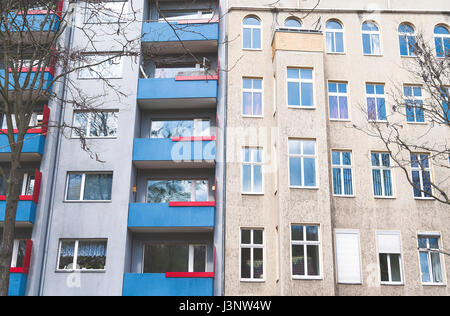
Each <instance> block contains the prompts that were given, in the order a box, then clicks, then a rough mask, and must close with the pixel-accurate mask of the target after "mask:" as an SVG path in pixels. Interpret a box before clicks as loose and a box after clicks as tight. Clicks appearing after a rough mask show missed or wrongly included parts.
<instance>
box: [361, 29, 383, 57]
mask: <svg viewBox="0 0 450 316" xmlns="http://www.w3.org/2000/svg"><path fill="white" fill-rule="evenodd" d="M366 23H371V24H373V25H375V26H376V27H377V29H378V31H366V30H363V27H364V24H366ZM364 35H369V39H370V54H368V53H366V52H364ZM373 36H378V41H379V42H380V52H379V54H375V53H374V46H373ZM361 40H362V47H363V55H364V56H375V57H380V56H383V47H382V39H381V31H380V26H379V24H378V23H377V22H375V21H373V20H367V21H364V22H363V23H362V24H361Z"/></svg>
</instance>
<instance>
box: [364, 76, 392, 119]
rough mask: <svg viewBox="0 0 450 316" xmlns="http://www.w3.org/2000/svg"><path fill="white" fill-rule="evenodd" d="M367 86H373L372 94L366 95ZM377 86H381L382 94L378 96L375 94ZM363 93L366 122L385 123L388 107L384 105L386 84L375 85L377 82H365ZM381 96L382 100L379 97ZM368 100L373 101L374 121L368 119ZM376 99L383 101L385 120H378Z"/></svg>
mask: <svg viewBox="0 0 450 316" xmlns="http://www.w3.org/2000/svg"><path fill="white" fill-rule="evenodd" d="M367 86H374V93H373V94H372V93H368V92H367ZM377 86H383V94H378V93H377ZM364 91H365V95H366V109H367V120H368V121H369V122H371V123H386V122H387V118H388V116H389V115H388V106H387V105H386V101H387V100H386V84H384V83H377V82H366V83H365V85H364ZM381 95H382V96H383V97H382V98H381V97H379V96H381ZM369 98H370V99H375V110H376V119H375V120H372V119H370V117H369V115H370V113H369ZM378 99H383V100H384V111H385V114H386V119H384V120H380V118H379V117H378V102H377V100H378Z"/></svg>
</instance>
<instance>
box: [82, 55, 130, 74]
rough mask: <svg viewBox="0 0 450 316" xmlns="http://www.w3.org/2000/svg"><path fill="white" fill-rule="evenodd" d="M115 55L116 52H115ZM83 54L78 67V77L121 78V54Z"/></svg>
mask: <svg viewBox="0 0 450 316" xmlns="http://www.w3.org/2000/svg"><path fill="white" fill-rule="evenodd" d="M116 55H117V54H116ZM116 55H106V54H98V55H84V56H83V57H82V58H83V60H82V61H81V62H80V66H79V67H83V68H81V69H80V70H79V72H78V79H120V78H122V60H123V58H122V57H121V56H116Z"/></svg>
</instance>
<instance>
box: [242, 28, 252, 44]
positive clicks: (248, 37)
mask: <svg viewBox="0 0 450 316" xmlns="http://www.w3.org/2000/svg"><path fill="white" fill-rule="evenodd" d="M244 48H252V30H251V29H247V28H244Z"/></svg>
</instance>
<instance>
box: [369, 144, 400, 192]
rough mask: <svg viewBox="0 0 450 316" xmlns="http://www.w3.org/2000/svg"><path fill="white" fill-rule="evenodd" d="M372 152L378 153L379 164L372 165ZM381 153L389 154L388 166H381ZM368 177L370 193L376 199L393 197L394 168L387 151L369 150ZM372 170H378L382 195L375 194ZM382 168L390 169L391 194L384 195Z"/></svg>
mask: <svg viewBox="0 0 450 316" xmlns="http://www.w3.org/2000/svg"><path fill="white" fill-rule="evenodd" d="M372 154H377V155H379V158H378V159H379V160H380V164H381V165H380V166H373V165H372ZM382 154H388V155H389V164H390V165H391V166H390V167H385V166H383V160H382V159H381V155H382ZM370 167H371V168H370V178H371V179H372V195H373V197H374V198H376V199H395V182H394V169H393V167H392V158H391V155H390V154H389V153H386V152H382V151H371V152H370ZM373 170H380V179H381V191H382V193H383V194H382V195H375V192H374V188H375V182H374V181H373ZM384 170H390V171H391V183H392V196H390V195H386V188H385V187H384V172H383V171H384Z"/></svg>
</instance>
